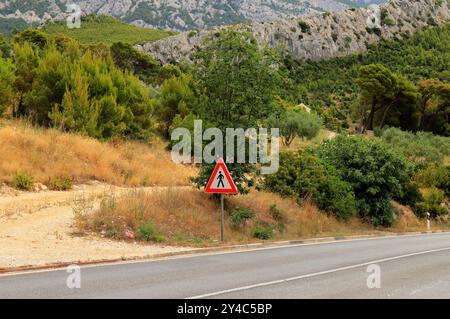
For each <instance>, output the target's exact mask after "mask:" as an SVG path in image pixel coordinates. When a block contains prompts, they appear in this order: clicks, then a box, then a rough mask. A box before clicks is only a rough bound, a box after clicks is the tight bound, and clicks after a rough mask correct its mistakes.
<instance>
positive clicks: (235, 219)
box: [231, 207, 255, 229]
mask: <svg viewBox="0 0 450 319" xmlns="http://www.w3.org/2000/svg"><path fill="white" fill-rule="evenodd" d="M254 217H255V213H254V212H253V211H251V210H249V209H245V208H240V207H237V208H236V209H235V210H234V212H233V214H231V227H233V228H234V229H238V228H241V227H242V228H245V224H246V223H247V221H248V220H251V219H252V218H254Z"/></svg>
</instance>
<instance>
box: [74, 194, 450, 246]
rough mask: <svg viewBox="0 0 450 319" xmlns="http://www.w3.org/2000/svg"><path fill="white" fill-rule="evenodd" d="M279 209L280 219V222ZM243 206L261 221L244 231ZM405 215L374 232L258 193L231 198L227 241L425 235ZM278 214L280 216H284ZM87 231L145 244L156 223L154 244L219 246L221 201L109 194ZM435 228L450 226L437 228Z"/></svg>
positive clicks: (310, 206)
mask: <svg viewBox="0 0 450 319" xmlns="http://www.w3.org/2000/svg"><path fill="white" fill-rule="evenodd" d="M274 205H276V208H277V212H278V214H279V216H280V215H281V220H282V221H281V224H282V227H279V226H280V218H275V216H274V214H273V208H272V207H274ZM237 208H245V209H250V210H251V211H253V212H254V213H255V217H254V218H252V219H251V220H249V221H247V222H246V223H243V225H242V226H241V227H239V228H237V229H236V228H233V227H232V226H231V219H232V218H231V216H230V212H231V213H233V212H235V210H236V209H237ZM395 208H396V210H397V211H398V213H399V217H398V219H397V222H396V223H395V225H394V226H393V227H391V228H374V227H372V226H370V225H368V224H365V223H363V222H361V221H360V220H359V219H358V218H354V219H351V220H349V221H346V222H344V221H340V220H337V219H336V218H334V217H333V216H330V215H327V214H324V213H322V212H320V211H319V210H318V209H317V207H316V206H315V205H314V203H312V202H311V201H309V200H305V201H304V203H303V204H302V205H299V204H298V203H297V202H296V201H295V200H293V199H288V198H281V197H279V196H278V195H276V194H272V193H265V192H258V191H253V192H251V193H250V194H249V195H246V196H233V197H228V198H227V200H226V210H227V214H226V223H225V225H226V226H225V235H226V236H225V239H226V242H227V243H228V244H230V243H251V242H258V241H260V240H259V239H256V238H254V237H253V233H252V230H253V229H254V227H255V226H257V225H261V224H263V225H270V228H271V231H272V235H273V236H272V238H271V239H272V240H293V239H304V238H314V237H329V236H347V235H358V234H377V233H389V232H408V231H424V230H426V223H425V222H424V221H421V220H419V219H417V218H416V217H415V216H414V214H413V213H412V212H411V211H410V210H408V209H407V208H406V207H404V206H400V205H397V204H396V207H395ZM279 216H278V217H279ZM76 222H77V224H78V225H82V227H81V229H79V230H80V231H82V232H94V233H97V234H100V235H102V236H106V237H110V238H115V239H127V236H126V233H127V231H132V233H133V234H134V235H135V236H136V238H137V239H138V240H139V239H141V240H144V239H143V238H142V236H140V228H141V226H142V225H147V226H148V225H150V228H151V231H152V236H153V239H150V240H154V241H160V240H162V241H164V242H165V243H167V244H175V245H190V246H192V245H194V246H209V245H219V239H220V206H219V201H218V200H217V199H215V198H213V197H211V196H210V195H208V194H205V193H204V192H202V191H199V190H195V189H191V188H182V189H171V188H168V189H166V190H160V191H152V192H143V191H135V192H130V193H129V194H127V195H124V196H121V197H115V196H107V197H105V198H104V199H103V201H102V204H101V207H100V208H99V209H97V210H95V211H94V212H90V213H86V214H82V215H81V216H78V219H77V221H76ZM433 228H434V229H442V228H448V227H443V225H437V224H436V225H434V227H433Z"/></svg>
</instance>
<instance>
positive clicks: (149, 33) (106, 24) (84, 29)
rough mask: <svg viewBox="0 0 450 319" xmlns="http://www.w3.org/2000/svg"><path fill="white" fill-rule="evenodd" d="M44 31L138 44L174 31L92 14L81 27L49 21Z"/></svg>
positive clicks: (94, 40)
mask: <svg viewBox="0 0 450 319" xmlns="http://www.w3.org/2000/svg"><path fill="white" fill-rule="evenodd" d="M42 31H44V32H46V33H48V34H51V35H66V36H70V37H72V38H74V39H77V40H79V41H80V42H81V43H83V44H98V43H107V44H112V43H114V42H124V43H129V44H138V43H143V42H151V41H156V40H159V39H162V38H165V37H168V36H170V35H174V34H175V33H174V32H171V31H163V30H157V29H147V28H141V27H137V26H134V25H131V24H128V23H125V22H122V21H120V20H117V19H114V18H112V17H108V16H98V17H97V16H95V15H90V16H87V17H85V18H83V20H82V22H81V28H79V29H69V28H68V27H67V24H66V23H65V22H55V23H47V24H45V25H44V26H43V27H42Z"/></svg>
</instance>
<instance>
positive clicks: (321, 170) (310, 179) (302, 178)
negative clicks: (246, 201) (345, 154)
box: [264, 152, 356, 219]
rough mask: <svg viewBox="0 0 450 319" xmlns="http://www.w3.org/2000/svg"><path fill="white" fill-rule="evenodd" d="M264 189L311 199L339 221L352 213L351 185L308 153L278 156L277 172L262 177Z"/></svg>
mask: <svg viewBox="0 0 450 319" xmlns="http://www.w3.org/2000/svg"><path fill="white" fill-rule="evenodd" d="M264 187H265V188H266V189H268V190H270V191H272V192H276V193H279V194H281V195H284V196H296V197H298V198H299V199H302V198H304V197H307V196H309V195H310V196H312V197H313V199H314V200H315V202H316V203H317V205H318V206H319V208H320V209H322V210H324V211H326V212H328V213H330V214H333V215H335V216H337V217H339V218H342V219H348V218H349V217H351V216H353V215H354V214H355V213H356V202H355V196H354V194H353V191H352V188H351V185H350V184H348V183H346V182H344V181H343V180H341V179H340V178H339V177H338V174H337V172H336V171H335V169H334V168H333V167H332V166H330V165H327V164H325V163H324V162H323V161H321V160H320V159H319V158H317V157H316V156H314V155H313V154H311V153H309V152H305V153H303V154H295V153H290V152H285V153H281V156H280V169H279V171H278V172H277V173H276V174H273V175H269V176H267V177H266V179H265V182H264Z"/></svg>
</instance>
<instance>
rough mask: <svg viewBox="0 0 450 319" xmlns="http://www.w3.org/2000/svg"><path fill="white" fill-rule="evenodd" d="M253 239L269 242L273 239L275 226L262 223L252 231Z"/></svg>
mask: <svg viewBox="0 0 450 319" xmlns="http://www.w3.org/2000/svg"><path fill="white" fill-rule="evenodd" d="M252 237H254V238H258V239H261V240H269V239H270V238H272V237H273V226H271V225H270V224H268V223H263V222H260V223H259V224H258V225H257V226H255V227H254V228H253V229H252Z"/></svg>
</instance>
